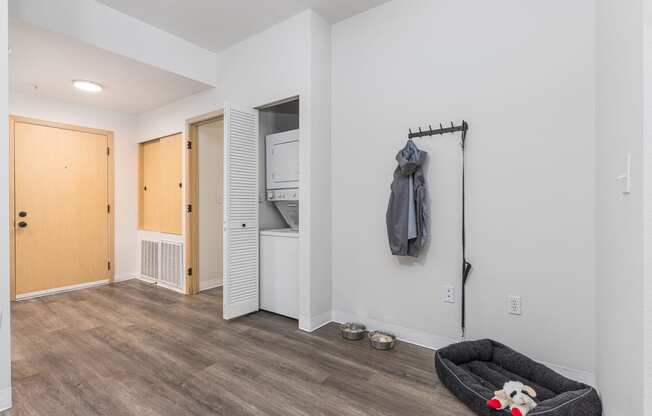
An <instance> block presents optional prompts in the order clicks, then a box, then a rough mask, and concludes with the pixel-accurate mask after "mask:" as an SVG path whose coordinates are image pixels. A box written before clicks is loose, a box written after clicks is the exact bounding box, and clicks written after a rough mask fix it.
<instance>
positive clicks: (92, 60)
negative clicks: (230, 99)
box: [9, 20, 211, 114]
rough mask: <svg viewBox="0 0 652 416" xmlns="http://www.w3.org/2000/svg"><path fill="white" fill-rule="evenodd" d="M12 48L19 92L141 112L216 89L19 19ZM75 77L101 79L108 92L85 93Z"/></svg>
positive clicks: (12, 27) (13, 81) (12, 73)
mask: <svg viewBox="0 0 652 416" xmlns="http://www.w3.org/2000/svg"><path fill="white" fill-rule="evenodd" d="M9 46H10V48H11V54H10V55H9V85H10V88H11V89H12V90H14V91H17V92H22V93H30V94H41V95H43V96H46V97H48V98H55V99H59V100H63V101H67V102H73V103H76V104H82V105H89V106H93V107H97V108H104V109H108V110H114V111H120V112H126V113H134V114H135V113H141V112H144V111H147V110H151V109H154V108H158V107H161V106H163V105H165V104H168V103H171V102H174V101H176V100H179V99H181V98H184V97H188V96H190V95H192V94H196V93H198V92H200V91H203V90H206V89H209V88H211V87H210V86H208V85H206V84H202V83H200V82H197V81H194V80H190V79H188V78H184V77H181V76H178V75H175V74H172V73H170V72H167V71H164V70H161V69H158V68H156V67H153V66H149V65H146V64H143V63H140V62H137V61H134V60H131V59H129V58H125V57H123V56H120V55H116V54H114V53H111V52H108V51H106V50H103V49H100V48H97V47H94V46H91V45H88V44H85V43H81V42H79V41H76V40H74V39H72V38H68V37H66V36H64V35H61V34H57V33H53V32H48V31H46V30H43V29H39V28H36V27H34V26H31V25H28V24H26V23H23V22H20V21H16V20H11V21H10V24H9ZM73 79H86V80H91V81H95V82H98V83H100V84H102V85H103V86H104V87H105V90H104V91H103V92H101V93H99V94H89V93H83V92H81V91H78V90H76V89H75V88H73V86H72V80H73ZM34 85H36V86H38V89H35V88H34V87H33V86H34Z"/></svg>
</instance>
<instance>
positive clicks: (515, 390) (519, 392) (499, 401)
mask: <svg viewBox="0 0 652 416" xmlns="http://www.w3.org/2000/svg"><path fill="white" fill-rule="evenodd" d="M494 394H495V396H494V397H493V398H492V399H491V400H489V401H487V406H489V407H490V408H492V409H495V410H503V409H506V408H508V407H509V410H510V411H511V412H512V416H526V415H527V414H528V412H529V411H530V410H532V409H534V408H535V407H537V404H536V403H535V401H534V400H533V398H534V397H537V393H536V392H535V391H534V389H533V388H532V387H529V386H526V385H524V384H523V383H520V382H518V381H508V382H507V383H505V385H504V386H503V389H502V390H499V391H497V392H495V393H494Z"/></svg>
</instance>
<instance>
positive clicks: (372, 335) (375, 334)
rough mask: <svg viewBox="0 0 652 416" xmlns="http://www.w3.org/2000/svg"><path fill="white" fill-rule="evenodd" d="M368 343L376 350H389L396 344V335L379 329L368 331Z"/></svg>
mask: <svg viewBox="0 0 652 416" xmlns="http://www.w3.org/2000/svg"><path fill="white" fill-rule="evenodd" d="M369 344H370V345H371V346H372V347H374V348H375V349H377V350H383V351H387V350H391V349H392V348H394V346H395V345H396V337H395V336H394V335H392V334H388V333H386V332H381V331H371V332H369Z"/></svg>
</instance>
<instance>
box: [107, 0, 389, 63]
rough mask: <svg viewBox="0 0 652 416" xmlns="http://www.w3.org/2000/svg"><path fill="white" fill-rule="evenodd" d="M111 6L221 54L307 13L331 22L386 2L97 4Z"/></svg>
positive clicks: (154, 0) (144, 0) (110, 0)
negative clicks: (255, 35)
mask: <svg viewBox="0 0 652 416" xmlns="http://www.w3.org/2000/svg"><path fill="white" fill-rule="evenodd" d="M99 1H100V2H101V3H104V4H106V5H107V6H109V7H111V8H113V9H115V10H118V11H121V12H123V13H125V14H128V15H130V16H132V17H134V18H136V19H138V20H141V21H143V22H146V23H149V24H150V25H152V26H155V27H158V28H159V29H162V30H164V31H166V32H169V33H172V34H174V35H177V36H179V37H181V38H183V39H186V40H187V41H190V42H192V43H194V44H196V45H199V46H201V47H203V48H205V49H208V50H212V51H215V52H219V51H221V50H223V49H224V48H226V47H228V46H230V45H233V44H234V43H237V42H238V41H241V40H243V39H245V38H247V37H248V36H250V35H253V34H254V33H258V32H261V31H263V30H265V29H267V28H270V27H272V26H274V25H275V24H277V23H279V22H281V21H283V20H285V19H287V18H289V17H292V16H294V15H296V14H298V13H300V12H302V11H304V10H307V9H313V10H315V11H316V12H317V13H319V14H320V15H321V16H323V17H324V18H325V19H327V20H328V21H329V22H330V23H335V22H338V21H340V20H343V19H345V18H347V17H350V16H353V15H355V14H358V13H361V12H363V11H365V10H368V9H371V8H373V7H376V6H378V5H380V4H382V3H385V2H387V1H388V0H136V1H134V0H99Z"/></svg>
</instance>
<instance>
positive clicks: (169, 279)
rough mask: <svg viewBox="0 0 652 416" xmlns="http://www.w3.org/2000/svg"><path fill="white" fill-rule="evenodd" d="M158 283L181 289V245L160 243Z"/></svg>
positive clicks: (166, 242)
mask: <svg viewBox="0 0 652 416" xmlns="http://www.w3.org/2000/svg"><path fill="white" fill-rule="evenodd" d="M160 271H161V274H160V277H159V281H160V282H161V283H164V284H166V285H169V286H172V287H176V288H177V289H182V288H183V278H184V276H183V244H180V243H173V242H168V241H161V267H160Z"/></svg>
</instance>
